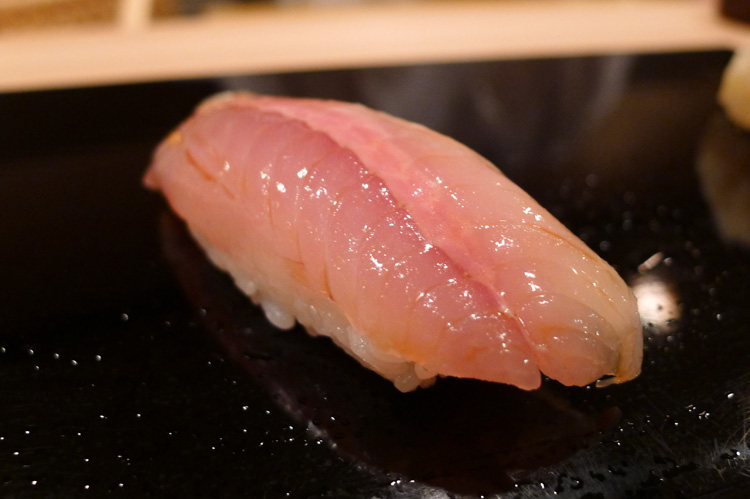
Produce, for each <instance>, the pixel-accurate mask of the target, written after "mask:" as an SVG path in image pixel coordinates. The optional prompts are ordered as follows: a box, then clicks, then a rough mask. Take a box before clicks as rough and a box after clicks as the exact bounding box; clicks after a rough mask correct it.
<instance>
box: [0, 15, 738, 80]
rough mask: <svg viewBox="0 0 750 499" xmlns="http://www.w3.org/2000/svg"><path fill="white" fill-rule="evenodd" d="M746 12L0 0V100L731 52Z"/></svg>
mask: <svg viewBox="0 0 750 499" xmlns="http://www.w3.org/2000/svg"><path fill="white" fill-rule="evenodd" d="M748 10H750V8H749V7H748V2H747V1H745V0H724V1H722V2H717V1H715V0H439V1H427V0H277V1H275V2H274V1H260V0H252V1H247V0H0V91H24V90H34V89H45V88H62V87H71V86H89V85H99V84H116V83H131V82H142V81H157V80H162V81H163V80H174V79H184V78H196V77H213V76H231V75H241V74H248V73H252V74H259V73H275V72H283V71H302V70H306V71H310V70H321V69H332V68H353V67H373V66H384V65H406V64H424V63H446V62H467V61H486V60H497V59H510V58H529V57H549V56H582V55H601V54H613V53H629V54H632V53H636V52H638V53H663V52H678V51H690V50H721V49H729V50H732V49H734V48H736V47H738V46H742V45H746V44H750V33H749V32H748V30H747V29H745V27H744V26H743V24H742V20H743V19H748V18H750V14H749V13H748Z"/></svg>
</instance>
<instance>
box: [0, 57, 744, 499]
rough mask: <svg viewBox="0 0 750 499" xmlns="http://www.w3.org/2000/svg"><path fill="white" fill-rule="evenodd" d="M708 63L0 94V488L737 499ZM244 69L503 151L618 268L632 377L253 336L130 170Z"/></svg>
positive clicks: (735, 361)
mask: <svg viewBox="0 0 750 499" xmlns="http://www.w3.org/2000/svg"><path fill="white" fill-rule="evenodd" d="M727 60H728V54H723V53H714V54H684V55H669V56H647V57H613V58H591V59H568V60H550V61H512V62H503V63H492V64H490V63H486V64H484V63H482V64H467V65H453V66H426V67H413V68H412V67H409V68H387V69H378V70H367V71H353V72H346V71H341V72H330V73H320V74H301V75H286V76H268V77H249V78H246V79H244V80H237V79H233V80H225V81H211V82H187V83H172V84H159V85H142V86H135V87H113V88H103V89H91V90H78V91H64V92H48V93H33V94H16V95H2V96H0V109H2V110H3V113H2V116H1V117H0V146H1V147H0V237H1V238H2V243H3V244H2V245H0V283H2V286H0V380H2V382H0V400H2V403H1V404H0V495H2V496H18V497H25V496H50V497H51V496H56V497H60V496H66V497H67V496H76V497H77V496H85V495H90V496H92V497H98V496H102V495H104V494H105V493H106V494H111V495H121V496H124V497H133V496H152V497H163V496H174V495H181V496H188V497H190V496H201V497H205V496H230V497H239V496H241V497H283V496H285V495H288V496H290V497H348V496H351V497H367V498H369V497H431V498H433V497H451V496H463V495H468V496H474V495H480V494H484V495H486V496H494V495H500V496H504V495H506V494H507V495H510V496H513V497H539V496H546V495H555V494H557V495H560V494H562V495H570V496H571V497H580V496H583V495H585V494H591V495H590V496H589V497H627V496H657V497H705V496H717V495H718V496H720V497H735V496H736V497H744V496H745V495H746V494H747V491H748V489H750V447H749V446H748V443H749V441H750V433H749V432H750V367H748V363H749V362H750V326H748V324H750V312H748V309H747V305H746V304H747V301H748V298H749V297H750V296H749V295H750V292H749V290H748V282H750V280H749V279H750V251H749V250H748V249H747V247H746V246H744V243H743V242H742V239H741V238H738V237H729V238H727V237H726V235H725V231H723V230H722V231H719V230H718V229H717V227H719V226H720V225H718V224H720V223H721V217H722V215H721V213H724V212H726V211H727V210H726V207H723V206H722V205H721V203H722V199H725V198H727V199H729V198H731V196H729V195H724V196H722V195H718V196H715V195H712V194H710V193H711V192H713V190H711V189H714V187H712V186H715V185H716V184H717V182H718V183H720V184H721V185H725V186H726V185H728V186H730V187H732V186H742V185H746V184H747V182H748V175H747V174H748V169H747V168H744V169H743V168H741V167H737V166H732V163H731V162H725V161H723V160H722V159H716V158H721V157H722V156H728V157H730V158H735V159H736V158H737V157H738V155H739V156H740V157H741V154H743V153H742V151H747V148H748V146H747V143H748V141H750V138H749V137H748V134H747V133H743V132H739V131H737V130H736V129H734V128H733V127H731V125H728V124H727V123H726V122H722V121H721V120H722V119H723V117H722V116H721V113H720V112H719V110H718V109H717V107H716V105H715V103H714V95H715V91H716V88H717V85H718V82H719V78H720V74H721V70H722V68H723V66H724V64H725V63H726V61H727ZM240 86H242V87H248V88H252V89H255V90H257V91H261V92H274V93H284V94H291V95H315V96H323V97H335V98H341V99H351V100H360V101H364V102H366V103H368V104H370V105H372V106H375V107H378V108H381V109H385V110H388V111H390V112H393V113H394V114H399V115H401V116H404V117H406V118H409V119H413V120H417V121H421V122H423V123H426V124H428V125H430V126H432V127H434V128H437V129H438V130H440V131H443V132H445V133H448V134H450V135H453V136H454V137H456V138H457V139H459V140H461V141H463V142H465V143H467V144H469V145H470V146H471V147H473V148H475V149H477V150H478V151H479V152H480V153H482V154H484V155H486V156H487V157H489V158H490V159H491V160H492V161H493V162H495V163H497V164H498V165H501V166H502V167H503V170H504V171H505V172H506V173H507V174H508V175H509V176H510V177H511V178H512V179H514V180H515V181H516V182H517V183H519V184H520V185H521V186H522V187H524V188H525V189H526V190H528V191H529V192H530V193H531V194H532V195H534V196H535V197H536V198H537V199H538V200H539V201H540V202H541V203H542V204H543V205H545V206H546V207H547V208H549V209H550V210H551V211H552V212H553V213H554V214H555V215H556V216H558V217H559V218H560V219H561V220H562V221H563V222H564V223H565V224H566V225H568V227H570V228H571V229H572V230H573V231H574V232H575V233H577V234H578V235H580V236H581V237H582V238H583V239H584V240H585V241H586V242H587V243H588V244H590V245H591V246H592V247H593V248H594V249H595V250H597V251H598V252H599V253H600V254H602V255H603V256H604V257H605V258H606V259H607V260H608V261H610V262H611V263H612V264H613V265H615V267H616V268H617V269H618V270H619V271H620V272H621V273H622V275H623V276H624V277H625V278H626V279H627V280H628V281H629V283H630V284H631V285H632V286H634V288H635V290H636V292H637V293H638V295H639V298H640V303H641V309H642V312H643V316H644V318H645V320H646V321H647V322H648V324H647V327H646V330H645V334H646V352H645V361H644V370H643V374H642V375H641V377H639V378H638V379H637V380H635V381H633V382H630V383H627V384H624V385H620V386H615V387H609V388H606V389H580V388H575V389H568V388H564V387H561V386H559V385H557V384H555V383H545V385H544V386H543V388H542V389H541V390H539V391H538V392H533V393H526V392H521V391H519V390H516V389H513V388H510V387H505V386H492V385H488V384H484V383H477V382H471V381H460V380H441V381H440V382H439V383H438V384H437V385H436V386H435V387H433V388H431V389H429V390H422V391H418V392H416V393H411V394H406V395H404V394H400V393H398V392H396V391H395V390H394V389H393V388H392V387H390V386H389V385H388V384H387V383H386V382H383V381H382V380H380V379H379V378H378V377H377V376H375V375H373V374H371V373H369V372H367V371H365V370H363V369H361V368H359V366H357V365H356V363H354V362H353V361H351V360H350V359H349V358H347V357H346V356H345V355H343V354H341V353H340V352H339V351H338V350H337V349H335V348H334V347H332V346H331V345H330V344H329V343H328V342H327V341H326V340H322V339H311V338H309V337H307V336H306V335H304V333H302V332H301V331H297V330H295V331H292V332H278V331H276V330H274V329H273V328H271V327H270V326H268V325H267V324H266V322H265V321H264V319H263V318H262V315H261V314H260V313H259V312H258V310H256V309H254V308H248V307H247V306H246V302H245V300H244V299H243V298H242V297H241V296H240V295H239V294H238V293H236V292H235V291H234V290H233V288H232V287H231V286H230V285H229V284H228V282H227V280H226V278H225V277H224V276H222V275H221V274H219V273H217V272H215V271H214V270H213V269H211V268H210V267H208V266H207V264H206V262H205V260H203V259H202V257H201V256H200V254H199V253H197V252H196V251H195V248H194V247H192V246H191V244H190V242H189V240H186V239H185V238H184V233H182V232H181V226H180V224H179V223H176V222H175V221H174V220H173V219H171V218H170V216H169V215H167V214H165V208H164V203H163V202H162V201H161V199H160V198H159V197H158V196H155V195H153V194H151V193H148V192H146V191H144V190H143V189H142V188H141V186H140V176H141V174H142V172H143V170H144V169H145V166H146V164H147V163H148V158H149V155H150V151H151V150H152V148H153V147H154V145H155V144H156V142H157V141H158V140H159V139H160V138H161V137H162V136H163V135H164V134H165V133H166V132H167V131H168V130H169V128H170V127H172V126H173V125H174V124H176V123H177V122H178V121H179V120H180V119H182V118H183V117H184V116H186V115H187V114H188V113H189V110H190V109H191V108H192V106H193V105H194V104H195V103H196V102H197V101H198V100H199V99H200V98H202V97H203V96H205V95H208V94H210V93H212V92H214V91H217V90H220V89H224V88H233V87H240ZM717 123H718V124H717ZM717 144H718V145H717ZM717 150H720V151H729V153H728V154H727V153H716V151H717ZM737 151H740V152H739V153H738V152H737ZM707 155H708V156H709V157H710V158H711V161H709V163H710V164H711V165H718V166H708V167H707V166H705V165H706V160H705V159H701V160H700V161H699V159H700V158H705V157H706V156H707ZM712 175H713V176H712ZM707 176H708V177H707ZM716 178H720V182H719V181H717V180H716ZM707 179H708V180H707ZM711 179H714V180H711ZM730 191H731V189H730ZM717 200H718V201H717ZM740 211H742V210H740ZM730 218H732V219H734V220H735V224H734V225H736V226H739V227H740V229H738V230H739V231H740V232H742V230H743V229H742V227H745V226H746V225H743V222H742V221H741V220H737V218H738V217H737V216H731V217H730Z"/></svg>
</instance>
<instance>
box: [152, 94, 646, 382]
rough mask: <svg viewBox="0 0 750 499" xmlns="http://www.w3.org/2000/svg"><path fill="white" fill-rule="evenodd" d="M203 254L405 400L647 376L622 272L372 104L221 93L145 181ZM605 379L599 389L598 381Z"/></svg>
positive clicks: (472, 164) (468, 163) (160, 153)
mask: <svg viewBox="0 0 750 499" xmlns="http://www.w3.org/2000/svg"><path fill="white" fill-rule="evenodd" d="M145 183H146V185H147V186H148V187H150V188H153V189H158V190H160V191H161V192H162V193H163V194H164V196H165V197H166V199H167V201H168V203H169V204H170V205H171V207H172V209H173V210H174V211H175V212H176V213H177V215H178V216H180V217H181V218H182V219H183V220H184V221H185V222H186V223H187V226H188V228H189V230H190V231H191V233H192V235H193V237H194V238H195V239H196V241H197V242H198V243H199V244H200V245H201V247H202V248H203V249H204V251H205V252H206V253H207V255H208V257H209V258H210V259H211V260H212V262H213V263H214V264H216V265H217V266H218V267H219V268H221V269H223V270H225V271H227V272H228V273H229V274H230V275H231V276H232V277H233V279H234V281H235V283H236V284H237V286H238V287H239V288H240V289H242V290H243V291H244V292H245V293H246V294H247V295H249V296H250V298H251V299H252V300H253V301H254V302H256V303H258V304H260V305H261V306H262V307H263V309H264V311H265V312H266V315H267V317H268V319H269V320H270V321H271V322H272V323H273V324H275V325H276V326H278V327H280V328H282V329H286V328H291V327H292V326H294V324H295V322H299V323H300V324H302V325H303V326H304V327H305V328H307V330H308V331H309V332H310V333H311V334H320V335H325V336H328V337H330V338H332V339H333V341H334V342H335V343H336V344H338V345H339V346H340V347H341V348H343V349H344V350H346V351H347V352H348V353H349V354H350V355H352V356H353V357H355V358H356V359H357V360H358V361H359V362H360V363H361V364H362V365H364V366H366V367H368V368H369V369H372V370H374V371H376V372H378V373H379V374H381V375H382V376H384V377H385V378H387V379H389V380H391V381H393V383H394V384H395V386H396V387H397V388H399V389H400V390H402V391H409V390H413V389H415V388H417V387H418V386H429V385H430V384H431V383H432V382H434V379H435V377H436V376H455V377H463V378H476V379H480V380H486V381H493V382H500V383H507V384H512V385H515V386H518V387H520V388H522V389H527V390H529V389H535V388H537V387H539V385H540V383H541V375H542V374H544V375H546V376H549V377H550V378H553V379H556V380H557V381H559V382H561V383H563V384H565V385H587V384H589V383H592V382H595V381H597V380H599V381H600V384H608V383H611V382H615V383H619V382H623V381H627V380H629V379H632V378H634V377H636V376H637V375H638V374H639V372H640V368H641V361H642V341H643V339H642V331H641V323H640V318H639V315H638V311H637V307H636V300H635V298H634V296H633V294H632V292H631V290H630V289H629V288H628V287H627V285H626V284H625V283H624V281H623V280H622V279H621V278H620V276H619V275H618V274H617V273H616V271H615V270H614V269H613V268H612V267H610V266H609V265H608V264H607V263H606V262H604V261H603V260H602V259H601V258H600V257H599V256H598V255H596V254H595V253H594V252H593V251H592V250H591V249H590V248H588V247H587V246H586V245H585V244H584V243H583V242H582V241H581V240H579V239H578V238H577V237H576V236H575V235H574V234H572V233H571V232H570V231H569V230H568V229H566V228H565V227H564V226H563V225H562V224H561V223H560V222H559V221H557V220H556V219H555V218H554V217H552V215H550V213H549V212H547V211H546V210H545V209H544V208H543V207H541V206H540V205H539V204H538V203H536V201H534V200H533V199H532V198H531V197H530V196H529V195H528V194H526V193H525V192H524V191H523V190H521V189H520V188H519V187H518V186H516V185H515V184H513V183H512V182H511V181H510V180H509V179H508V178H507V177H505V176H504V175H503V174H502V173H501V172H500V171H499V170H498V169H497V168H496V167H495V166H493V165H492V164H490V163H489V162H487V161H486V160H485V159H483V158H482V157H481V156H479V155H478V154H476V153H475V152H473V151H471V150H469V149H468V148H466V147H465V146H463V145H461V144H459V143H457V142H455V141H453V140H452V139H450V138H448V137H445V136H443V135H440V134H438V133H436V132H433V131H431V130H429V129H427V128H425V127H422V126H420V125H417V124H414V123H409V122H406V121H403V120H400V119H398V118H395V117H392V116H389V115H386V114H383V113H379V112H376V111H373V110H371V109H368V108H366V107H364V106H361V105H356V104H349V103H343V102H335V101H320V100H312V99H292V98H282V97H265V96H258V95H255V94H249V93H228V94H220V95H219V96H216V97H214V98H211V99H209V100H208V101H206V102H204V103H203V104H201V105H200V106H199V107H198V109H197V110H196V111H195V113H194V114H193V115H192V116H191V117H190V118H189V119H187V120H186V121H185V122H183V123H182V124H181V125H180V126H179V127H178V128H177V129H176V130H175V131H174V132H173V133H172V134H171V135H170V136H169V137H167V139H166V140H165V141H164V142H163V143H162V144H161V145H160V146H159V148H158V149H157V151H156V153H155V156H154V160H153V163H152V165H151V167H150V168H149V170H148V172H147V173H146V176H145ZM603 378H604V379H603Z"/></svg>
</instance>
